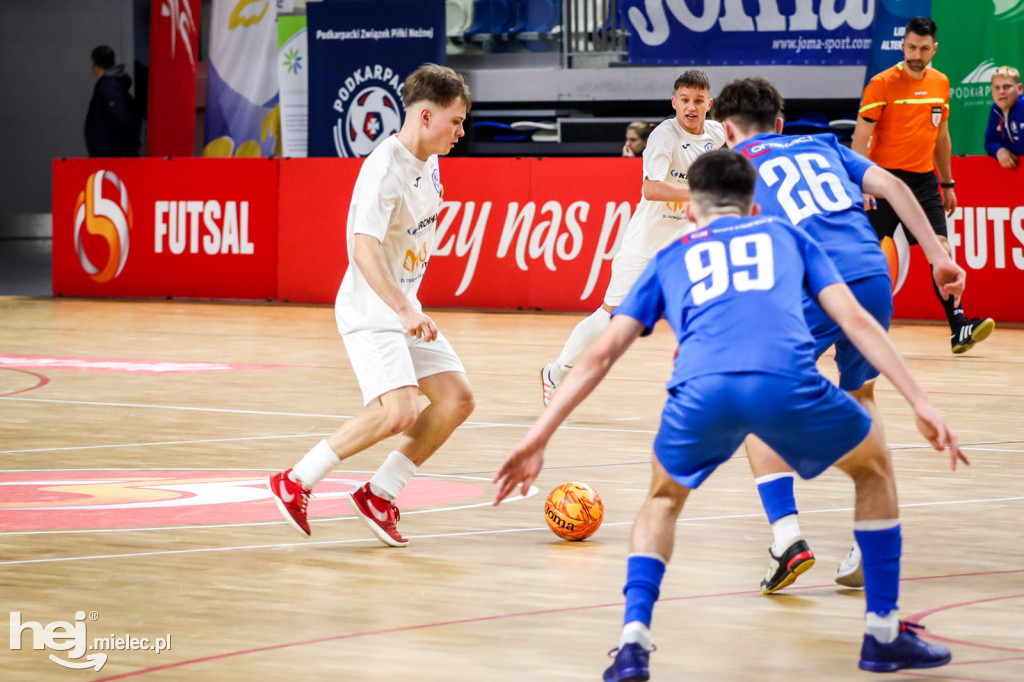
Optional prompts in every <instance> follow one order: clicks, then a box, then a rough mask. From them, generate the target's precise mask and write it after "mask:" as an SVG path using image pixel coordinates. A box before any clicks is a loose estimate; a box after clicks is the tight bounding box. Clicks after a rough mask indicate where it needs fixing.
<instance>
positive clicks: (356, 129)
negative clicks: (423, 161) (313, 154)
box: [332, 64, 405, 157]
mask: <svg viewBox="0 0 1024 682" xmlns="http://www.w3.org/2000/svg"><path fill="white" fill-rule="evenodd" d="M401 86H402V84H401V83H399V81H398V74H397V72H395V71H394V70H393V69H391V68H388V67H384V66H382V65H380V64H375V65H373V66H369V65H367V66H365V67H363V68H360V69H356V71H354V72H353V73H352V75H351V76H349V77H348V78H346V79H345V81H344V86H343V87H342V88H340V89H339V90H338V97H337V99H335V100H334V110H335V111H337V112H338V118H337V120H336V121H335V124H334V129H333V131H332V132H333V137H334V148H335V151H337V153H338V156H345V157H360V156H368V155H369V154H370V152H372V151H373V150H374V149H376V148H377V145H378V144H380V143H381V142H382V141H383V140H385V139H387V138H388V137H390V136H391V135H394V134H395V133H397V132H398V130H399V128H401V127H402V116H403V115H404V113H405V106H404V105H403V104H402V98H401V95H400V94H399V93H400V91H401Z"/></svg>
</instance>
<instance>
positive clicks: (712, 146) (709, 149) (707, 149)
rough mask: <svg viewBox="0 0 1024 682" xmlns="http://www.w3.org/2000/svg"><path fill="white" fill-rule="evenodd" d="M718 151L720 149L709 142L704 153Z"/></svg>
mask: <svg viewBox="0 0 1024 682" xmlns="http://www.w3.org/2000/svg"><path fill="white" fill-rule="evenodd" d="M716 149H718V147H716V146H715V143H714V142H708V143H707V144H706V145H704V151H706V152H713V151H715V150H716Z"/></svg>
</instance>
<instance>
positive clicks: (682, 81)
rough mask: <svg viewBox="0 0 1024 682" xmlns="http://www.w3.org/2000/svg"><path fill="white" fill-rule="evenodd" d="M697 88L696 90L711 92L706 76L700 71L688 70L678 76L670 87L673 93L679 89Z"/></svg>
mask: <svg viewBox="0 0 1024 682" xmlns="http://www.w3.org/2000/svg"><path fill="white" fill-rule="evenodd" d="M683 87H688V88H697V89H698V90H707V91H708V92H711V79H710V78H708V75H707V74H706V73H704V72H703V71H701V70H700V69H690V70H689V71H684V72H683V73H681V74H679V78H677V79H676V82H675V85H673V86H672V92H675V91H676V90H678V89H679V88H683Z"/></svg>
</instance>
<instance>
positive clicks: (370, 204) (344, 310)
mask: <svg viewBox="0 0 1024 682" xmlns="http://www.w3.org/2000/svg"><path fill="white" fill-rule="evenodd" d="M440 207H441V176H440V173H439V171H438V167H437V156H431V157H430V158H429V159H427V160H426V161H420V160H419V159H417V158H416V157H415V156H413V154H412V152H410V151H409V150H408V149H406V148H405V145H403V144H402V143H401V142H399V140H398V136H397V135H393V136H391V137H389V138H388V139H386V140H384V141H383V142H382V143H380V144H379V145H378V146H377V148H376V149H374V150H373V152H372V153H371V154H370V155H369V156H368V157H366V160H365V161H363V165H362V167H361V168H360V169H359V176H358V177H357V178H356V185H355V188H354V189H353V190H352V203H351V204H350V205H349V211H348V227H347V238H346V243H347V245H348V253H349V262H348V270H347V271H346V272H345V277H344V279H342V281H341V287H340V288H339V289H338V296H337V298H336V299H335V302H334V316H335V319H336V320H337V322H338V331H339V332H341V333H342V334H348V333H351V332H355V331H360V330H366V329H372V330H378V331H400V332H404V331H406V330H405V327H403V326H402V323H401V322H400V321H399V319H398V313H396V312H395V311H394V310H392V309H391V307H390V306H388V304H387V303H385V302H384V300H383V299H382V298H381V297H380V296H378V295H377V294H376V293H375V292H374V291H373V289H371V288H370V285H369V284H368V283H367V282H366V279H365V278H364V277H363V273H362V272H361V271H360V270H359V266H358V265H356V263H355V260H354V258H353V254H354V253H355V237H356V235H357V234H368V235H371V236H373V237H375V238H377V239H379V240H380V243H381V249H382V250H383V253H384V262H385V263H386V264H387V267H388V270H389V272H390V273H391V276H392V277H393V278H394V280H395V283H396V284H397V285H398V288H399V289H401V290H402V293H403V294H405V297H406V298H408V299H409V301H410V302H411V303H412V304H413V305H414V306H415V307H416V309H417V310H422V306H421V305H420V302H419V300H418V299H417V298H416V292H417V291H418V290H419V288H420V282H421V281H422V280H423V274H424V272H425V271H426V268H427V261H428V260H429V258H430V252H431V250H432V248H433V245H434V229H435V227H436V225H437V213H438V210H439V209H440Z"/></svg>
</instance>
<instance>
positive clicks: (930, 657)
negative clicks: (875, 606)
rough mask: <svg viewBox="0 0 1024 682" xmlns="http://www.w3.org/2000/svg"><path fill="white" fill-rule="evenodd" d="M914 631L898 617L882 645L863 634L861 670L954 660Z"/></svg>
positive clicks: (885, 670)
mask: <svg viewBox="0 0 1024 682" xmlns="http://www.w3.org/2000/svg"><path fill="white" fill-rule="evenodd" d="M915 630H924V626H923V625H918V624H917V623H908V622H907V621H903V620H901V621H900V634H899V636H898V637H897V638H896V639H895V640H893V641H892V642H889V643H888V644H882V643H881V642H879V641H878V640H877V639H875V637H874V635H864V646H862V647H861V649H860V669H861V670H867V671H870V672H873V673H891V672H893V671H894V670H902V669H903V668H938V667H939V666H940V665H946V664H947V663H949V662H950V661H951V660H953V654H951V653H949V649H947V648H946V647H944V646H942V645H941V644H931V643H929V642H926V641H924V640H923V639H921V638H920V637H918V636H917V632H915ZM605 679H607V678H605Z"/></svg>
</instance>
